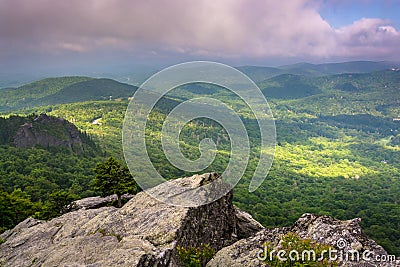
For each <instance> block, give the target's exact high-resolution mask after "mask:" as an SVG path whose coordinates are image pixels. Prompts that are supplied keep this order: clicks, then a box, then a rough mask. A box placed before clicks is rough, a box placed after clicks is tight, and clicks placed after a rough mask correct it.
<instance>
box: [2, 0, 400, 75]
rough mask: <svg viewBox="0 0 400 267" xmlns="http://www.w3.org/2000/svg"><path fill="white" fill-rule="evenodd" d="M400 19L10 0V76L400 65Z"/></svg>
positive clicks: (305, 0) (314, 5)
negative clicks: (222, 66)
mask: <svg viewBox="0 0 400 267" xmlns="http://www.w3.org/2000/svg"><path fill="white" fill-rule="evenodd" d="M399 14H400V1H398V0H393V1H385V0H376V1H373V0H357V1H354V0H352V1H348V0H325V1H323V0H311V1H310V0H278V1H276V0H204V1H202V0H195V1H188V0H157V1H156V0H143V1H139V0H133V1H129V0H67V1H61V0H60V1H58V0H34V1H31V0H0V70H1V71H4V70H8V71H22V70H26V69H36V70H46V69H51V68H61V69H62V68H66V69H67V68H100V66H107V67H108V68H112V67H113V66H120V65H126V64H164V65H165V64H174V63H178V62H183V61H187V60H214V61H220V62H224V63H228V64H233V65H265V66H273V65H279V64H287V63H295V62H300V61H307V62H314V63H319V62H337V61H351V60H392V61H400V53H399V47H400V21H399V20H400V16H399ZM105 69H106V68H105Z"/></svg>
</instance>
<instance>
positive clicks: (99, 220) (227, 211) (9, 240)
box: [0, 173, 259, 266]
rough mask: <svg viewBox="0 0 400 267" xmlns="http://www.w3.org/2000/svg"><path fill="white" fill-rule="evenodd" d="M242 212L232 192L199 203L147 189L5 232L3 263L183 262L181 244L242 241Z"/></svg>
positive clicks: (192, 182) (209, 177) (196, 181)
mask: <svg viewBox="0 0 400 267" xmlns="http://www.w3.org/2000/svg"><path fill="white" fill-rule="evenodd" d="M215 179H219V176H218V175H216V174H213V173H211V174H204V175H195V176H192V177H189V178H181V179H177V180H173V181H169V182H167V183H165V184H161V185H160V186H159V187H156V188H155V189H153V193H154V192H156V193H157V192H158V193H159V194H162V192H164V194H165V193H170V192H169V191H168V188H171V186H173V187H174V186H179V185H180V184H185V186H188V185H189V186H190V187H191V188H196V187H199V186H200V185H202V184H204V183H205V182H210V181H213V180H215ZM166 185H168V187H167V186H166ZM236 212H237V210H236V209H235V207H234V206H233V205H232V192H230V193H228V194H227V195H225V196H224V197H222V198H220V199H218V200H217V201H215V202H212V203H210V204H207V205H203V206H200V207H193V208H186V207H175V206H170V205H168V204H165V203H162V202H159V201H158V200H156V199H154V198H152V197H151V196H149V195H148V194H146V193H145V192H141V193H138V194H137V195H136V196H135V197H134V198H132V199H131V200H130V201H129V202H127V203H126V204H125V205H124V206H123V207H122V208H120V209H117V208H115V207H101V208H98V209H79V210H77V211H73V212H69V213H67V214H64V215H62V216H60V217H58V218H55V219H53V220H51V221H48V222H45V221H39V220H35V219H32V218H29V219H27V220H25V221H23V222H21V223H20V224H18V225H17V226H16V227H15V228H14V229H12V230H8V231H6V232H4V233H3V234H2V235H1V238H2V239H3V240H4V241H5V242H4V243H3V244H1V246H0V266H181V263H180V262H179V259H178V257H177V252H176V251H177V246H182V247H185V248H186V247H199V246H200V245H201V243H203V244H209V245H210V246H211V247H212V248H213V249H214V250H215V251H218V250H220V249H221V248H223V247H225V246H227V245H230V244H232V243H233V242H234V241H236V240H237V238H236V237H237V235H238V233H237V224H236V221H237V219H236ZM241 216H242V217H243V216H244V215H243V214H242V215H241ZM245 217H246V216H245ZM252 223H253V222H252V221H251V216H250V217H249V215H248V216H247V220H246V219H242V220H241V222H240V225H241V226H240V231H239V235H240V236H245V235H246V234H247V235H250V234H253V233H254V231H253V232H252V229H254V230H255V229H257V227H255V226H251V225H252ZM245 225H247V226H251V229H245ZM257 230H259V229H257Z"/></svg>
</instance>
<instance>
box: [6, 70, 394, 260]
mask: <svg viewBox="0 0 400 267" xmlns="http://www.w3.org/2000/svg"><path fill="white" fill-rule="evenodd" d="M259 86H260V88H261V89H262V91H263V93H264V94H265V95H266V96H268V101H269V104H270V106H271V109H272V111H273V113H274V116H275V119H276V120H275V123H276V126H277V147H276V154H275V161H274V164H273V166H272V168H271V171H270V173H269V174H268V176H267V179H266V181H265V182H264V183H263V185H262V186H261V187H260V188H259V189H258V190H256V191H255V192H254V193H249V192H248V191H247V190H248V184H249V181H250V178H251V176H252V171H253V170H254V168H255V166H256V164H257V156H258V153H259V151H258V150H257V147H258V145H259V142H258V141H257V136H258V135H259V132H258V131H257V127H256V124H255V121H254V120H253V119H254V116H251V115H249V110H248V108H247V107H246V105H245V104H244V103H242V102H241V100H239V99H237V98H235V97H234V96H233V95H232V94H230V93H229V92H227V91H224V90H222V89H220V88H216V87H212V86H208V85H207V86H204V85H202V84H196V86H193V87H190V88H188V87H186V88H178V89H175V90H174V91H173V92H171V94H170V95H169V97H170V98H171V99H175V100H179V101H181V100H184V99H188V98H191V97H195V96H207V95H211V96H212V97H216V98H218V99H220V100H222V101H224V102H227V103H228V104H229V105H230V106H232V107H233V108H234V109H235V110H236V111H237V112H238V113H239V114H240V115H241V117H242V118H243V120H244V121H245V122H246V127H247V129H248V131H249V135H250V137H251V145H252V148H253V152H252V155H251V159H250V162H249V165H248V169H247V171H246V174H245V177H244V178H243V179H242V181H241V182H240V183H239V184H238V185H237V186H236V187H235V193H234V196H235V199H234V200H235V204H236V205H237V206H239V207H240V208H242V209H244V210H246V211H248V212H250V213H251V214H252V215H253V216H254V217H255V218H256V219H257V220H259V221H260V222H261V223H263V224H264V226H267V227H276V226H288V225H291V224H292V223H293V222H294V221H296V220H297V219H298V218H299V217H300V215H301V214H303V213H305V212H313V213H319V214H326V215H330V216H333V217H336V218H338V219H350V218H354V217H360V218H362V225H363V227H364V229H365V231H366V233H367V234H368V235H369V237H370V238H373V239H374V240H376V241H377V242H378V243H379V244H381V245H383V246H384V248H385V249H386V250H388V252H389V253H392V254H397V255H400V230H399V229H400V194H399V192H400V178H399V177H400V153H399V152H400V148H399V143H400V121H398V120H394V119H395V118H397V117H399V116H400V97H399V96H400V94H399V91H400V72H398V71H391V70H387V71H379V72H373V73H364V74H335V75H331V76H321V77H310V76H298V75H293V74H290V75H288V74H285V75H282V76H277V77H273V78H270V79H267V80H265V81H262V82H260V83H259ZM171 99H167V98H166V99H163V101H162V103H161V104H160V105H158V107H157V108H156V110H155V111H154V112H152V114H151V116H150V118H149V123H148V125H149V127H148V129H147V132H146V134H147V137H148V138H147V140H146V141H147V146H148V152H149V155H150V157H151V159H152V161H153V163H154V165H155V167H156V169H157V170H158V171H159V172H160V173H161V174H162V175H163V176H164V177H166V178H175V177H179V176H182V175H185V174H186V173H184V172H182V171H180V170H179V169H176V168H175V167H174V166H172V165H171V164H169V163H168V161H167V160H166V158H165V156H164V154H163V152H162V147H161V141H160V140H161V138H160V137H161V135H160V131H161V127H162V122H163V120H164V118H165V113H166V112H167V111H168V110H170V109H171V108H172V107H173V106H175V105H176V104H177V103H178V102H177V101H173V100H171ZM90 100H91V101H87V102H80V103H70V104H63V105H51V106H42V107H35V108H33V109H28V110H23V111H20V113H25V114H31V113H32V112H37V113H40V112H45V111H46V110H47V111H48V114H51V115H54V116H58V117H62V118H65V119H67V120H69V121H73V122H74V124H75V125H77V127H78V128H79V129H81V130H82V131H85V132H86V133H87V134H88V135H90V136H91V137H92V139H93V140H94V142H95V143H96V144H98V145H99V146H100V148H101V149H102V150H104V151H106V152H107V153H108V154H110V155H112V156H114V157H115V158H117V159H118V160H119V161H122V160H123V157H122V148H121V128H122V121H123V117H124V114H125V109H126V107H127V105H128V101H127V100H126V99H125V100H124V99H123V100H121V101H119V100H116V99H115V98H113V100H112V101H110V100H103V101H93V100H98V98H97V97H95V96H94V97H93V98H92V99H90ZM205 137H208V138H212V139H214V141H215V143H216V144H217V148H218V149H219V150H218V153H217V157H216V159H215V161H214V162H213V164H212V166H210V167H209V168H208V169H207V170H213V171H219V172H221V171H223V170H224V168H225V166H226V164H227V162H228V160H229V149H230V142H229V137H228V136H227V134H226V132H225V131H224V130H223V129H222V128H221V127H220V126H219V125H218V124H217V123H213V122H210V121H208V120H195V121H192V122H191V123H189V124H187V125H186V126H185V127H184V128H183V130H182V133H181V142H180V144H181V148H182V151H183V153H184V154H185V155H186V156H187V157H189V158H192V159H194V158H196V157H198V156H199V150H198V144H199V141H200V140H202V139H203V138H205ZM2 149H6V150H5V151H4V152H3V151H2V153H1V154H0V157H1V158H0V164H3V165H2V167H1V168H0V172H2V175H1V177H2V180H1V183H2V184H3V183H4V184H8V183H11V184H10V185H8V186H4V194H3V195H4V196H5V197H4V199H8V200H7V201H11V200H9V199H12V198H15V197H17V196H18V197H17V198H21V201H20V203H21V204H20V207H21V208H20V210H21V212H19V213H18V216H20V217H17V219H15V221H14V223H15V222H17V221H18V220H21V219H22V218H24V217H26V216H28V215H29V214H28V213H29V212H28V213H25V214H24V211H26V210H29V208H28V207H29V205H35V203H36V201H39V200H41V201H48V200H49V197H50V196H49V193H50V192H54V191H57V190H60V189H61V190H64V191H67V192H71V193H73V194H76V195H78V196H79V197H83V196H86V195H90V194H91V193H93V192H92V191H91V189H90V187H88V184H89V182H90V180H92V179H93V178H94V173H93V171H92V168H93V167H94V166H96V163H98V162H102V161H103V160H104V159H103V158H101V157H99V158H93V157H88V158H85V157H83V156H79V157H76V155H74V154H68V153H67V154H65V153H64V152H63V153H64V154H61V152H57V153H60V154H57V153H54V152H51V151H48V150H42V149H30V150H19V149H15V148H10V147H7V148H2ZM37 153H41V154H40V155H42V154H43V156H42V157H43V159H42V158H40V157H39V156H38V155H36V154H37ZM58 155H67V156H58ZM46 157H48V158H47V161H46V160H45V159H46ZM57 157H60V162H58V163H57V162H52V161H53V160H55V159H56V158H57ZM62 157H64V158H62ZM68 157H71V163H70V164H68V166H65V165H66V164H64V161H65V158H67V159H68ZM9 158H11V159H9ZM50 158H51V161H50ZM61 158H62V160H63V162H61ZM72 158H73V159H74V160H75V161H73V160H72ZM10 161H11V162H14V161H15V162H20V164H12V166H15V168H11V169H10V167H8V168H7V167H5V166H9V165H10V164H9V165H7V164H5V162H10ZM51 164H53V165H51ZM57 164H60V165H57ZM32 166H38V167H37V168H35V169H38V170H41V169H44V170H46V169H47V170H48V169H49V168H55V169H54V171H52V172H51V177H52V178H51V179H56V178H54V177H58V175H60V177H62V179H61V178H60V179H61V180H62V181H63V183H64V184H63V183H59V182H58V181H57V180H56V181H55V182H54V183H55V184H56V185H57V186H58V187H57V186H54V187H49V186H48V184H47V183H45V182H42V181H43V179H42V178H40V177H42V176H41V175H38V176H34V173H33V174H31V171H32V169H33V168H32ZM49 166H52V167H49ZM53 166H54V167H53ZM14 172H15V173H16V174H18V175H19V174H21V175H24V176H26V177H29V179H30V180H29V182H21V183H20V182H18V183H16V182H14V181H19V180H18V179H16V180H15V179H14V177H15V174H14ZM43 173H46V172H43ZM66 174H67V175H66ZM135 175H140V173H137V174H135ZM44 177H47V176H44ZM79 177H80V178H79ZM26 179H28V178H26ZM46 179H47V180H50V178H46ZM3 180H4V181H9V182H3ZM50 181H53V180H50ZM60 182H61V181H60ZM28 185H29V186H28ZM31 187H36V189H35V190H33V189H31ZM18 188H21V191H16V192H14V189H15V190H18ZM49 188H50V189H49ZM54 188H56V189H54ZM71 188H79V190H76V191H73V190H72V189H71ZM6 194H7V195H6ZM12 194H13V195H12ZM23 194H25V195H23ZM25 200H29V201H31V203H29V201H27V202H26V201H25ZM2 203H3V201H2ZM4 203H11V202H4ZM2 211H3V209H2ZM10 225H12V224H8V225H7V226H6V227H9V226H10Z"/></svg>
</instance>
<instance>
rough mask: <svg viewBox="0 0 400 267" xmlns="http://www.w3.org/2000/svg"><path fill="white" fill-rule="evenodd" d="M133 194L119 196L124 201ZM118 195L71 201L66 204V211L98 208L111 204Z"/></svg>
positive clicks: (115, 200)
mask: <svg viewBox="0 0 400 267" xmlns="http://www.w3.org/2000/svg"><path fill="white" fill-rule="evenodd" d="M134 196H135V195H132V194H124V195H122V196H121V199H122V201H123V202H126V201H128V200H130V199H132V198H133V197H134ZM117 200H118V197H117V195H116V194H114V195H111V196H106V197H100V196H96V197H87V198H83V199H79V200H75V201H73V202H72V203H71V204H69V205H68V206H67V210H68V211H77V210H80V209H84V210H87V209H98V208H101V207H106V206H111V205H112V203H113V202H117Z"/></svg>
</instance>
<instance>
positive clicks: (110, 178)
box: [93, 157, 137, 208]
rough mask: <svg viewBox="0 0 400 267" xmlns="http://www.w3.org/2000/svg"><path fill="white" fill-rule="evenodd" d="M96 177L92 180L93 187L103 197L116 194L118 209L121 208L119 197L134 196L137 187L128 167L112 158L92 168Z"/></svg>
mask: <svg viewBox="0 0 400 267" xmlns="http://www.w3.org/2000/svg"><path fill="white" fill-rule="evenodd" d="M94 172H95V173H96V177H95V178H94V180H93V187H94V189H95V190H98V191H100V192H101V193H102V194H103V196H109V195H113V194H116V195H117V198H118V207H119V208H120V207H122V201H121V196H122V195H123V194H127V193H130V194H136V193H137V185H136V182H135V179H133V177H132V175H131V173H130V172H129V169H128V167H125V166H123V165H121V163H119V162H118V161H116V160H115V159H114V158H113V157H110V158H108V159H107V160H106V161H105V162H103V163H99V164H97V166H96V167H95V168H94Z"/></svg>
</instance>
